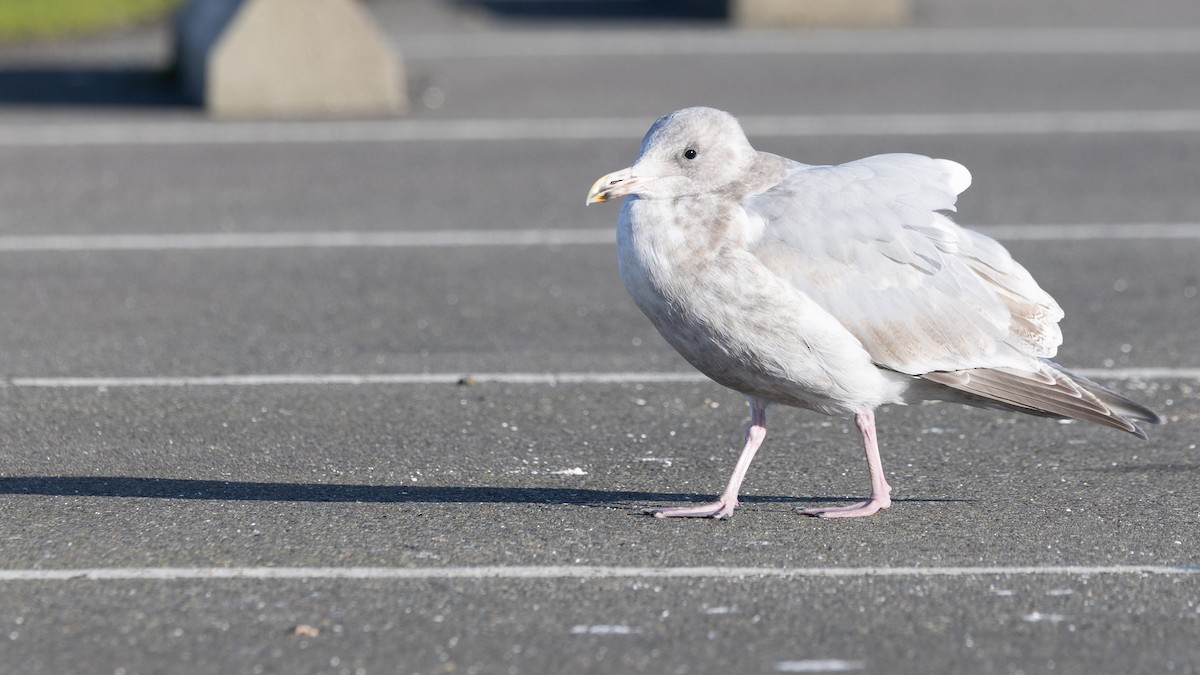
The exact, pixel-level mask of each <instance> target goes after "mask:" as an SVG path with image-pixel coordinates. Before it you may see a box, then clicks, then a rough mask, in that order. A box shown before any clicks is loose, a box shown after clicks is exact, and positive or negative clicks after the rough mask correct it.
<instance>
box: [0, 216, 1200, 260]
mask: <svg viewBox="0 0 1200 675" xmlns="http://www.w3.org/2000/svg"><path fill="white" fill-rule="evenodd" d="M972 229H975V230H978V231H980V232H983V233H985V234H987V235H990V236H992V237H995V238H996V239H1001V240H1004V241H1055V240H1061V241H1091V240H1108V239H1112V240H1127V239H1137V240H1159V239H1200V223H1123V224H1101V223H1080V224H1041V225H1038V224H1033V225H985V226H978V227H973V228H972ZM614 237H615V233H614V230H613V229H610V228H603V229H598V228H590V229H543V230H533V229H528V230H430V231H420V230H417V231H405V232H396V231H388V232H199V233H187V234H172V233H151V234H48V235H7V236H0V253H13V252H23V253H28V252H65V251H205V250H229V249H286V248H428V247H446V248H458V247H470V246H517V247H521V246H588V245H596V244H603V245H609V246H611V245H612V244H613V242H614Z"/></svg>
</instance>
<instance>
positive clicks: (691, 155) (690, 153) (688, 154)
mask: <svg viewBox="0 0 1200 675" xmlns="http://www.w3.org/2000/svg"><path fill="white" fill-rule="evenodd" d="M698 154H700V153H698V152H696V150H695V148H688V149H687V150H684V151H683V156H684V157H685V158H687V159H696V155H698Z"/></svg>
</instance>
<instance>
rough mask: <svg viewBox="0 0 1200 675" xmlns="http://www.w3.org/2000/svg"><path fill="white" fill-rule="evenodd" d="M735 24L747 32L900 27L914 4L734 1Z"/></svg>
mask: <svg viewBox="0 0 1200 675" xmlns="http://www.w3.org/2000/svg"><path fill="white" fill-rule="evenodd" d="M730 13H731V16H732V18H733V22H734V24H736V25H738V26H743V27H747V28H771V27H780V28H782V27H804V26H812V27H820V26H899V25H904V24H907V23H910V22H911V21H912V15H913V0H730Z"/></svg>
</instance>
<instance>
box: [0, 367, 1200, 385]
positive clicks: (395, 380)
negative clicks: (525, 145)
mask: <svg viewBox="0 0 1200 675" xmlns="http://www.w3.org/2000/svg"><path fill="white" fill-rule="evenodd" d="M1071 372H1073V373H1075V374H1077V375H1080V376H1082V377H1087V378H1090V379H1096V380H1135V381H1138V380H1200V368H1153V367H1151V368H1072V369H1071ZM707 381H708V378H707V377H705V376H704V375H702V374H700V373H699V372H674V373H673V372H659V373H653V372H650V373H644V372H587V373H469V372H466V373H369V374H361V375H354V374H336V373H335V374H328V375H318V374H298V373H283V374H261V375H198V376H187V375H182V376H170V375H168V376H151V377H12V378H9V379H8V380H6V381H4V382H3V384H0V386H9V387H20V388H30V389H110V388H112V389H117V388H134V387H268V386H324V385H341V386H362V385H453V384H466V383H472V384H522V385H547V386H556V385H567V384H692V383H697V382H707Z"/></svg>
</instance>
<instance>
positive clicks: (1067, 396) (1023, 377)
mask: <svg viewBox="0 0 1200 675" xmlns="http://www.w3.org/2000/svg"><path fill="white" fill-rule="evenodd" d="M921 377H923V378H924V379H926V380H929V381H931V382H935V383H937V384H940V385H943V386H946V387H950V388H951V389H955V390H958V391H960V392H964V393H967V394H970V395H971V397H978V398H980V399H983V400H982V401H970V399H968V401H969V402H974V403H976V404H977V405H997V404H998V407H1003V408H1008V409H1011V410H1017V411H1020V412H1025V413H1030V414H1034V415H1040V416H1043V417H1058V418H1064V419H1075V420H1080V421H1084V422H1092V423H1094V424H1099V425H1102V426H1106V427H1111V428H1113V429H1120V430H1121V431H1127V432H1129V433H1131V434H1133V435H1135V436H1138V437H1140V438H1143V439H1144V438H1146V432H1144V431H1142V429H1141V427H1139V426H1138V424H1137V423H1138V422H1146V423H1149V424H1159V423H1161V422H1162V419H1161V418H1160V417H1159V416H1158V415H1157V414H1156V413H1155V412H1154V411H1153V410H1150V409H1149V408H1147V407H1145V406H1143V405H1141V404H1140V403H1137V402H1136V401H1132V400H1130V399H1128V398H1125V397H1124V396H1121V395H1120V394H1118V393H1116V392H1114V391H1112V390H1110V389H1107V388H1105V387H1103V386H1101V385H1099V384H1097V383H1095V382H1092V381H1091V380H1089V379H1087V378H1084V377H1080V376H1079V375H1076V374H1074V373H1072V372H1070V371H1068V370H1067V369H1065V368H1063V367H1062V366H1060V365H1058V364H1057V363H1052V362H1050V361H1043V362H1042V365H1041V367H1040V368H1038V369H1036V370H1019V369H1016V368H975V369H971V370H956V371H949V372H933V373H926V374H925V375H922V376H921Z"/></svg>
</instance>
